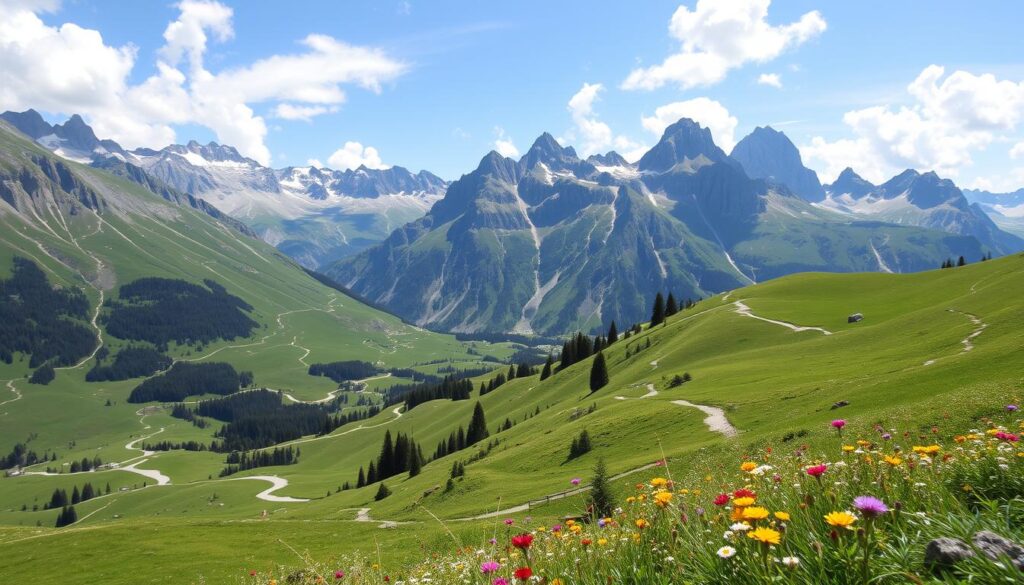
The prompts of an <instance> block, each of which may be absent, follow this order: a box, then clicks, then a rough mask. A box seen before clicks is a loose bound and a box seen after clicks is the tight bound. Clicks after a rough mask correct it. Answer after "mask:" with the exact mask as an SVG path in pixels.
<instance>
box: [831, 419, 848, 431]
mask: <svg viewBox="0 0 1024 585" xmlns="http://www.w3.org/2000/svg"><path fill="white" fill-rule="evenodd" d="M832 426H833V427H835V428H837V429H841V428H843V427H845V426H846V421H845V420H843V419H841V418H837V419H836V420H834V421H832Z"/></svg>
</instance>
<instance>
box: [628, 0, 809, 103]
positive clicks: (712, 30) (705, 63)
mask: <svg viewBox="0 0 1024 585" xmlns="http://www.w3.org/2000/svg"><path fill="white" fill-rule="evenodd" d="M770 4H771V0H730V1H728V2H721V1H717V0H698V2H697V6H696V8H694V9H693V10H692V11H691V10H690V9H689V8H687V7H686V6H680V7H679V8H678V9H676V11H675V13H674V14H673V15H672V20H671V22H670V23H669V34H670V35H671V36H672V38H674V39H675V40H677V41H678V42H679V43H680V49H679V52H677V53H675V54H673V55H670V56H669V57H668V58H666V59H665V60H664V61H663V62H662V63H661V64H660V65H654V66H651V67H646V68H639V69H634V70H633V71H632V72H630V74H629V76H628V77H627V78H626V80H625V81H624V82H623V83H622V87H623V89H645V90H652V89H657V88H659V87H662V86H664V85H666V84H669V83H674V84H676V85H678V86H679V87H680V88H681V89H689V88H692V87H698V86H703V85H711V84H714V83H718V82H719V81H722V80H723V79H725V76H726V75H727V74H728V72H729V70H731V69H735V68H737V67H741V66H743V65H745V64H747V63H765V62H768V61H771V60H773V59H775V58H776V57H778V56H779V55H781V54H782V53H783V51H785V50H787V49H790V48H792V47H796V46H799V45H801V44H803V43H805V42H807V41H808V40H810V39H812V38H814V37H816V36H818V35H820V34H821V33H823V32H824V31H825V29H826V28H827V26H828V25H827V23H826V22H825V18H824V17H822V15H821V13H820V12H818V11H816V10H814V11H811V12H808V13H806V14H804V15H803V16H801V17H800V19H799V20H797V21H796V22H792V23H789V24H784V25H777V26H776V25H771V24H769V23H768V21H767V19H768V7H769V5H770Z"/></svg>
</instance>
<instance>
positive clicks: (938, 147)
mask: <svg viewBox="0 0 1024 585" xmlns="http://www.w3.org/2000/svg"><path fill="white" fill-rule="evenodd" d="M944 75H945V69H944V68H942V67H940V66H938V65H931V66H929V67H926V68H925V69H924V70H923V71H922V72H921V74H920V75H918V76H917V78H916V79H914V81H913V82H911V83H910V84H909V85H908V86H907V92H908V93H909V95H910V96H911V97H912V98H913V101H912V102H911V103H910V105H905V106H900V107H898V108H896V107H894V106H891V105H883V106H873V107H870V108H864V109H860V110H853V111H849V112H846V114H845V115H844V116H843V122H844V123H845V124H846V125H847V126H848V127H849V129H850V131H851V132H852V134H853V136H852V137H849V138H842V139H839V140H835V141H828V140H826V139H824V138H822V137H820V136H818V137H814V138H813V139H812V140H811V142H810V144H807V145H805V146H803V147H802V148H801V151H802V154H803V155H804V158H805V160H807V161H809V163H810V165H811V166H812V167H813V168H815V170H817V171H819V174H820V175H822V178H823V179H824V180H832V178H834V177H835V175H836V174H838V172H839V171H841V170H842V169H843V168H845V167H846V166H853V167H854V168H855V169H856V170H857V171H858V172H859V173H861V174H862V175H863V176H864V177H865V178H867V179H870V180H872V181H882V180H885V179H886V178H888V177H891V176H892V175H893V174H895V173H897V172H899V171H901V170H903V169H906V168H915V169H919V170H934V171H936V172H938V173H939V174H940V175H944V176H952V177H956V176H958V175H959V174H960V172H961V170H963V169H964V168H966V167H969V166H970V165H971V164H972V163H973V158H972V153H974V152H976V151H979V150H983V149H985V148H986V147H987V146H988V145H990V144H991V143H992V142H995V141H997V140H1004V139H1006V138H1007V136H1006V134H1007V133H1010V132H1012V131H1013V130H1014V129H1015V128H1016V127H1017V125H1018V123H1019V122H1020V121H1021V119H1022V117H1024V82H1021V83H1016V82H1012V81H1005V80H1003V81H1000V80H997V79H996V78H995V76H993V75H974V74H972V73H969V72H967V71H956V72H954V73H952V74H950V75H949V76H946V77H945V78H944V79H943V76H944Z"/></svg>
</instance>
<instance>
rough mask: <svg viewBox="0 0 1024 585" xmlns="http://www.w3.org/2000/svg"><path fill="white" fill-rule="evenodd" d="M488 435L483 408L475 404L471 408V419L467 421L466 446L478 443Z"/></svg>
mask: <svg viewBox="0 0 1024 585" xmlns="http://www.w3.org/2000/svg"><path fill="white" fill-rule="evenodd" d="M489 435H490V433H489V432H488V431H487V419H486V418H485V417H484V407H483V406H481V405H480V403H479V402H477V403H476V406H474V407H473V418H472V419H471V420H470V421H469V430H467V431H466V446H467V447H468V446H470V445H473V444H475V443H478V442H480V441H482V440H484V439H486V438H487V437H488V436H489Z"/></svg>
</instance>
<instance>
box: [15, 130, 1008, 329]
mask: <svg viewBox="0 0 1024 585" xmlns="http://www.w3.org/2000/svg"><path fill="white" fill-rule="evenodd" d="M0 118H3V119H4V120H6V121H7V122H8V123H10V124H12V125H13V126H15V127H16V128H18V129H19V130H20V131H21V132H22V133H24V134H26V135H27V136H29V137H30V138H32V139H33V140H35V142H36V143H37V144H39V145H41V146H43V147H45V148H47V149H49V150H51V151H52V152H54V153H56V154H58V155H60V156H61V157H63V158H65V159H70V160H74V161H76V162H81V163H85V164H91V165H92V166H94V167H98V168H103V169H105V170H108V171H111V172H114V173H115V174H118V175H120V176H122V177H126V178H129V179H130V180H133V181H135V182H138V183H141V184H143V185H144V186H145V187H146V188H147V189H149V190H152V191H154V192H157V193H159V194H161V195H162V196H163V197H164V198H165V199H168V200H174V201H179V202H184V203H187V204H189V205H191V206H192V207H195V208H197V209H202V210H203V211H204V212H205V213H207V214H209V215H211V216H213V217H216V218H219V219H221V220H222V221H223V222H225V223H227V224H230V225H233V226H234V227H235V228H236V229H239V230H242V231H248V230H251V233H255V234H257V235H258V236H259V237H260V238H262V239H263V240H265V241H267V242H268V243H270V244H272V245H274V246H275V247H277V248H278V249H279V250H281V251H282V252H284V253H286V254H287V255H289V256H291V257H292V258H294V259H296V260H297V261H298V262H300V263H301V264H303V265H305V266H307V267H310V268H315V269H318V270H320V271H322V272H325V273H326V274H328V275H329V276H330V277H331V278H333V279H335V280H337V281H338V282H341V283H343V284H345V285H346V286H347V287H349V288H350V289H351V290H352V291H353V292H354V293H357V294H359V295H361V296H362V297H364V298H365V299H367V300H369V301H371V302H374V303H376V304H378V305H379V306H382V307H384V308H386V309H388V310H389V311H392V312H394V313H395V314H397V315H399V316H401V317H403V318H405V319H408V320H410V321H412V322H414V323H416V324H417V325H420V326H423V327H429V328H433V329H437V330H446V331H455V332H463V333H476V332H488V333H492V332H504V333H507V332H513V333H524V334H531V333H535V334H545V335H548V334H560V333H564V332H567V331H572V330H576V329H580V330H587V331H589V330H596V329H601V328H604V327H606V326H607V324H608V323H609V322H610V321H612V320H615V321H616V322H618V323H619V324H620V326H621V325H625V324H629V323H633V322H637V321H640V320H642V319H644V318H645V317H646V316H647V311H648V310H649V305H650V302H651V297H652V296H653V294H654V292H656V291H671V292H673V293H675V295H676V296H677V298H679V299H680V300H682V299H685V298H692V299H697V298H700V297H705V296H708V295H710V294H713V293H716V292H721V291H724V290H730V289H732V288H736V287H738V286H742V285H745V284H749V283H752V282H757V281H761V280H765V279H770V278H774V277H777V276H781V275H785V274H791V273H794V272H801V271H839V272H848V271H882V272H910V271H918V270H924V269H929V268H933V267H935V266H937V265H939V264H940V263H941V262H942V261H943V260H945V259H946V258H949V257H953V258H955V257H958V256H961V255H962V256H965V257H966V258H971V259H973V258H980V257H982V256H984V255H986V254H988V253H990V252H991V253H993V254H995V255H1001V254H1006V253H1009V252H1013V251H1017V250H1020V249H1024V240H1021V238H1020V237H1018V236H1016V235H1013V234H1011V233H1008V231H1004V230H1003V229H1000V226H999V225H997V224H996V223H995V222H994V221H993V219H992V218H990V217H989V215H990V214H993V215H994V214H996V213H998V209H1000V208H999V207H996V206H995V205H993V204H986V203H982V202H974V203H972V202H970V201H969V200H968V199H967V197H966V196H965V195H964V193H963V192H961V191H960V189H958V188H957V187H956V185H955V184H953V183H952V182H951V181H949V180H946V179H941V178H939V177H938V176H937V175H935V173H931V172H928V173H918V172H917V171H913V170H907V171H905V172H903V173H901V174H899V175H897V176H896V177H894V178H892V179H891V180H889V181H887V182H885V183H883V184H881V185H874V184H872V183H870V182H868V181H866V180H865V179H863V178H862V177H860V176H859V175H857V174H856V172H854V171H853V170H852V169H847V170H845V171H844V172H843V173H842V174H841V175H840V176H839V177H838V178H837V179H836V181H835V182H833V183H832V184H830V185H822V184H821V182H820V181H819V180H818V177H817V175H816V174H815V173H814V171H812V170H810V169H808V168H806V167H805V166H804V165H803V161H802V159H801V157H800V152H799V150H798V149H797V148H796V146H795V145H794V144H793V143H792V142H791V141H790V140H789V138H788V137H787V136H786V135H785V134H784V133H783V132H779V131H777V130H774V129H772V128H770V127H763V128H760V127H759V128H756V129H755V130H754V131H753V132H752V133H751V134H750V135H748V136H747V137H745V138H743V139H742V140H741V141H740V142H739V143H737V145H736V146H735V147H734V148H733V150H732V152H731V153H728V154H727V153H726V152H725V151H724V150H722V149H721V148H720V147H719V146H718V145H716V144H715V142H714V140H713V138H712V136H711V133H710V131H709V130H708V129H707V128H704V127H701V126H700V125H699V124H697V123H696V122H694V121H692V120H688V119H682V120H680V121H678V122H676V123H675V124H673V125H671V126H669V127H668V128H667V129H666V130H665V132H664V134H663V136H662V137H661V139H660V140H659V142H658V143H657V144H656V145H655V146H654V147H653V148H651V149H650V150H649V151H648V152H647V153H645V154H644V155H643V156H642V157H641V158H640V159H639V160H638V161H637V162H636V163H630V162H628V161H627V160H626V159H625V158H624V157H622V156H621V155H620V154H618V153H616V152H609V153H606V154H600V155H593V156H590V157H588V158H582V157H580V156H579V155H578V154H577V153H576V151H575V150H574V149H573V148H572V147H563V146H562V145H561V144H559V143H558V141H557V140H556V139H555V138H554V137H553V136H551V135H550V134H547V133H544V134H542V135H541V136H540V137H538V138H537V140H536V141H535V142H534V144H533V145H532V146H531V148H530V149H529V150H528V151H527V152H526V153H525V154H524V155H523V156H522V157H521V158H519V159H518V160H514V159H511V158H507V157H504V156H501V155H500V154H498V153H497V152H491V153H489V154H488V155H487V156H485V157H484V158H483V159H482V160H481V162H480V164H479V165H478V167H477V168H476V169H475V170H474V171H472V172H470V173H468V174H466V175H464V176H462V177H461V178H460V179H458V180H457V181H454V182H452V183H448V182H446V181H445V180H443V179H441V178H439V177H437V176H436V175H433V174H431V173H429V172H427V171H421V172H419V173H416V174H413V173H411V172H410V171H408V170H406V169H404V168H402V167H391V168H388V169H368V168H365V167H360V168H357V169H354V170H345V171H337V170H330V169H324V168H316V167H288V168H283V169H271V168H267V167H264V166H262V165H260V164H259V163H257V162H256V161H254V160H252V159H249V158H246V157H244V156H242V155H241V154H240V153H239V152H238V151H237V150H236V149H234V148H233V147H231V146H227V145H219V144H216V143H213V142H211V143H209V144H206V145H203V144H200V143H198V142H195V141H191V142H189V143H187V144H185V145H170V146H167V147H165V148H163V149H161V150H153V149H148V148H139V149H135V150H131V151H128V150H125V149H123V148H121V147H120V146H119V145H118V144H117V143H116V142H113V141H110V140H101V139H99V138H97V137H96V135H95V133H94V132H93V131H92V129H91V128H89V126H88V125H86V124H85V123H84V121H83V120H82V119H81V117H79V116H72V117H71V118H70V119H69V120H68V121H67V122H65V123H64V124H57V125H51V124H49V123H47V122H46V121H45V120H43V119H42V117H41V116H40V115H39V114H38V113H36V112H35V111H32V110H28V111H26V112H22V113H13V112H6V113H4V114H2V115H0ZM979 197H980V196H979ZM993 197H995V196H993ZM999 200H1000V201H1006V199H999ZM232 218H237V220H235V219H232ZM232 222H233V223H232ZM1010 227H1012V226H1010Z"/></svg>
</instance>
